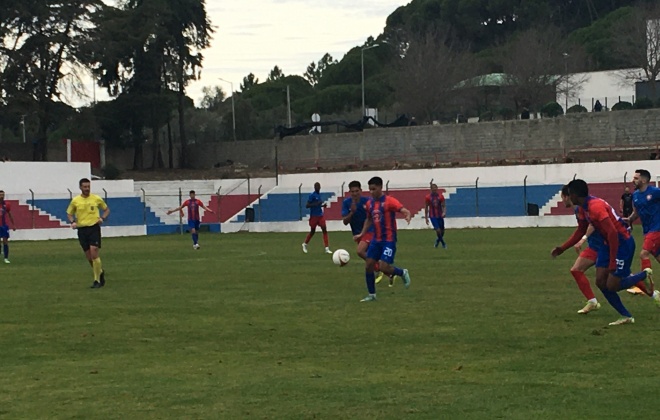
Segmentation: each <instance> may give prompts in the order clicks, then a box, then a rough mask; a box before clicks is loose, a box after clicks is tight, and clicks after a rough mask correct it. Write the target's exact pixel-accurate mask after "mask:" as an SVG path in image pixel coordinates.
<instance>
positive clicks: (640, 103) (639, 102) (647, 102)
mask: <svg viewBox="0 0 660 420" xmlns="http://www.w3.org/2000/svg"><path fill="white" fill-rule="evenodd" d="M633 107H634V108H635V109H650V108H653V100H652V99H650V98H647V97H646V96H644V97H642V98H637V99H636V100H635V105H634V106H633Z"/></svg>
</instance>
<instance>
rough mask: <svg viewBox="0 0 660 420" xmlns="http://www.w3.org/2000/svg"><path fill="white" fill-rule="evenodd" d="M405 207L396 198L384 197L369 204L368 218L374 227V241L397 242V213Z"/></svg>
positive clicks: (370, 201) (372, 200)
mask: <svg viewBox="0 0 660 420" xmlns="http://www.w3.org/2000/svg"><path fill="white" fill-rule="evenodd" d="M402 208H403V205H402V204H401V203H400V202H399V200H397V199H396V198H394V197H390V196H388V195H383V196H381V197H380V198H378V199H375V198H372V199H371V200H369V202H368V203H367V217H368V218H370V219H371V221H372V223H373V227H374V241H377V242H396V213H397V212H398V211H400V210H401V209H402Z"/></svg>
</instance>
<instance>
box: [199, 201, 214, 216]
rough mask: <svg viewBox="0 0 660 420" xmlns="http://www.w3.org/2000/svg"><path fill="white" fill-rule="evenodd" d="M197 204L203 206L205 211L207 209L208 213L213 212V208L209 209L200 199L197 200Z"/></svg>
mask: <svg viewBox="0 0 660 420" xmlns="http://www.w3.org/2000/svg"><path fill="white" fill-rule="evenodd" d="M199 206H200V207H201V208H203V209H204V210H205V211H208V212H209V213H215V212H214V211H213V210H211V209H210V208H208V207H206V205H205V204H204V203H203V202H202V201H201V200H200V201H199Z"/></svg>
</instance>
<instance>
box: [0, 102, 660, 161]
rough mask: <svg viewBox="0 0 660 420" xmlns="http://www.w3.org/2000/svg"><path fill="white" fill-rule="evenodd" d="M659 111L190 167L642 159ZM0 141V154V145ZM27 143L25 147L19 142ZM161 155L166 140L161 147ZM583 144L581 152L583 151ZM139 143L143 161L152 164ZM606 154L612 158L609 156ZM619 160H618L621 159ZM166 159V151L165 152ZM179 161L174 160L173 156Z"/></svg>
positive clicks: (348, 139) (320, 141)
mask: <svg viewBox="0 0 660 420" xmlns="http://www.w3.org/2000/svg"><path fill="white" fill-rule="evenodd" d="M657 133H660V110H656V109H651V110H639V111H637V110H635V111H617V112H593V113H584V114H571V115H567V116H564V117H559V118H548V119H539V120H524V121H521V120H518V121H496V122H480V123H470V124H446V125H439V126H414V127H404V128H374V129H368V130H365V131H364V132H361V133H342V134H323V135H317V136H310V135H304V136H292V137H286V138H284V139H283V140H279V139H277V140H276V139H268V140H251V141H239V142H219V143H199V144H193V145H191V146H190V158H191V159H190V161H191V163H192V165H193V166H194V167H195V168H199V169H202V168H212V167H213V166H214V165H224V164H226V163H227V160H231V161H233V162H234V163H241V164H245V165H248V166H249V167H250V168H251V169H260V168H264V167H268V168H271V169H274V168H275V166H276V162H278V163H279V166H280V168H282V169H284V170H291V169H296V168H311V167H322V168H332V167H342V166H343V167H346V166H354V167H361V166H364V165H365V164H368V165H378V164H379V163H380V164H387V165H390V164H392V163H394V161H397V162H398V163H402V164H405V163H420V164H429V163H431V164H433V163H435V164H450V163H452V162H453V163H482V162H486V161H498V160H510V161H515V162H525V161H534V160H542V161H543V160H555V161H561V159H564V158H566V157H567V156H569V157H570V156H571V155H579V156H581V159H583V160H584V159H589V158H590V157H593V156H595V155H596V154H598V153H600V152H599V151H598V149H601V150H604V151H607V150H612V149H614V150H616V149H630V148H635V147H638V148H639V153H638V154H637V155H635V156H626V158H627V159H630V158H638V159H644V158H646V156H647V155H648V154H649V153H650V152H655V151H656V144H659V143H660V135H659V134H657ZM9 146H10V145H3V144H0V156H1V155H2V154H3V153H2V151H3V150H4V148H6V147H9ZM11 146H12V148H13V146H16V147H17V150H11V151H9V153H10V155H11V156H12V159H13V160H18V159H21V158H22V157H23V154H25V155H26V156H28V153H22V152H23V150H20V151H19V150H18V148H21V149H22V148H25V149H26V150H24V152H28V150H27V149H28V147H29V157H31V145H22V144H21V145H11ZM25 146H28V147H25ZM53 146H54V147H51V149H50V150H51V153H50V154H51V156H52V160H62V159H61V158H62V155H64V156H66V155H65V154H64V153H62V151H61V150H60V148H61V147H62V146H61V145H53ZM163 147H164V149H163V151H164V153H165V154H166V149H165V145H164V146H163ZM584 149H586V150H584ZM106 156H107V162H108V163H113V164H115V165H116V166H118V167H120V168H121V169H129V168H130V167H131V166H132V162H133V160H132V156H133V150H132V149H126V150H108V151H107V155H106ZM150 157H151V154H150V148H149V147H148V146H145V162H144V163H145V167H149V166H150V164H151V159H150ZM608 159H610V160H611V159H612V156H608ZM622 159H623V158H622ZM165 160H166V161H167V156H165ZM177 163H178V162H177Z"/></svg>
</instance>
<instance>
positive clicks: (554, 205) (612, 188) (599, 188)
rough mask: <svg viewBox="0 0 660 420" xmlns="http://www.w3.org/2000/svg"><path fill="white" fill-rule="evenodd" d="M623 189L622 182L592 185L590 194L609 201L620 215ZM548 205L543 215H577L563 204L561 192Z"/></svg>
mask: <svg viewBox="0 0 660 420" xmlns="http://www.w3.org/2000/svg"><path fill="white" fill-rule="evenodd" d="M623 188H624V185H623V184H622V183H621V182H608V183H590V184H589V194H591V195H593V196H595V197H599V198H602V199H603V200H605V201H607V202H608V203H609V204H610V206H612V208H613V209H614V210H616V212H617V213H618V212H619V201H620V200H621V195H622V194H623ZM548 205H549V208H544V209H543V213H542V214H547V215H552V216H560V215H571V214H575V211H574V210H573V209H572V208H566V207H564V204H563V203H562V202H561V191H560V192H559V193H558V194H556V195H555V196H554V197H552V200H551V202H550V203H549V204H548Z"/></svg>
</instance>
